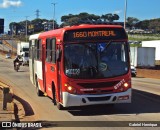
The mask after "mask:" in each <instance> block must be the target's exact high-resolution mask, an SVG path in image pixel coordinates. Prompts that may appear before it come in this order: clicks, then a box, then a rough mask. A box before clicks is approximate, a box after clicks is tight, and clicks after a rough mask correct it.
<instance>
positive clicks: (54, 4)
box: [51, 3, 57, 30]
mask: <svg viewBox="0 0 160 130" xmlns="http://www.w3.org/2000/svg"><path fill="white" fill-rule="evenodd" d="M51 4H53V30H54V20H55V13H56V12H55V6H56V4H57V3H51Z"/></svg>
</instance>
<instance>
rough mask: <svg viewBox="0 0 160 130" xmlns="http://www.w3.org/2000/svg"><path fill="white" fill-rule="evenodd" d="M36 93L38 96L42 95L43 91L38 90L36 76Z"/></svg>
mask: <svg viewBox="0 0 160 130" xmlns="http://www.w3.org/2000/svg"><path fill="white" fill-rule="evenodd" d="M36 93H37V95H38V96H43V92H42V91H41V90H39V85H38V80H37V78H36Z"/></svg>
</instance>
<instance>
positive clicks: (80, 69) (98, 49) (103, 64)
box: [64, 41, 129, 79]
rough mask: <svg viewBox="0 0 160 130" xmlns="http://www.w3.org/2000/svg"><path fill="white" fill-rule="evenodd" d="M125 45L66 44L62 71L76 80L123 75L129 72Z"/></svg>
mask: <svg viewBox="0 0 160 130" xmlns="http://www.w3.org/2000/svg"><path fill="white" fill-rule="evenodd" d="M128 59H129V58H128V51H127V43H125V42H114V41H110V42H104V43H83V44H80V43H79V44H71V43H66V44H65V46H64V61H65V62H64V71H65V74H66V76H68V77H70V78H76V79H93V78H95V79H96V78H109V77H116V76H120V75H124V74H126V73H127V72H128V70H129V61H128Z"/></svg>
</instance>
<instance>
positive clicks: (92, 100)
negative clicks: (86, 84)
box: [62, 88, 132, 107]
mask: <svg viewBox="0 0 160 130" xmlns="http://www.w3.org/2000/svg"><path fill="white" fill-rule="evenodd" d="M131 93H132V89H131V88H130V89H128V90H127V91H125V92H121V93H113V94H101V95H74V94H70V93H68V92H63V104H62V105H63V107H70V106H86V105H96V104H116V103H131V95H132V94H131Z"/></svg>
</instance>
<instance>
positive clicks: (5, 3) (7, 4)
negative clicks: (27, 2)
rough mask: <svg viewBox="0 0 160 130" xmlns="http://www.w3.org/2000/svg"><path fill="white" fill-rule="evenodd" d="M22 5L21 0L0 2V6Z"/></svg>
mask: <svg viewBox="0 0 160 130" xmlns="http://www.w3.org/2000/svg"><path fill="white" fill-rule="evenodd" d="M21 5H22V2H21V0H16V1H13V0H3V2H2V3H1V4H0V8H9V7H11V6H12V7H19V6H21Z"/></svg>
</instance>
